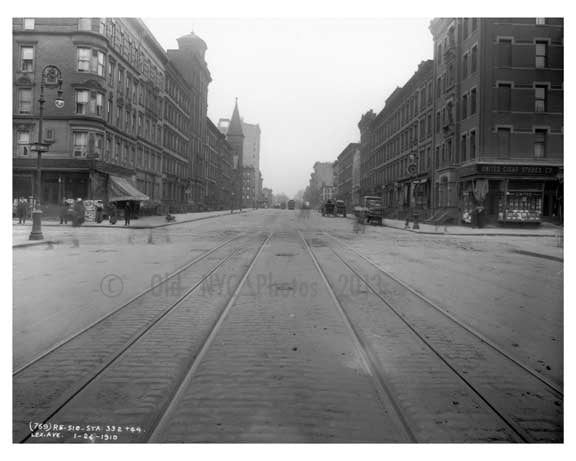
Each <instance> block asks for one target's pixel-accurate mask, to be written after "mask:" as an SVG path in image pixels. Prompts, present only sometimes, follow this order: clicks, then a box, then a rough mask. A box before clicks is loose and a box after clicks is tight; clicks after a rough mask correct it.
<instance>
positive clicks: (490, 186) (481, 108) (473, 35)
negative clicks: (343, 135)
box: [358, 18, 564, 224]
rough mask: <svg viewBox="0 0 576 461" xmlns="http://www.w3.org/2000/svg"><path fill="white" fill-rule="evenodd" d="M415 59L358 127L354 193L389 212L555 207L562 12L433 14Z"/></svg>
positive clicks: (512, 218)
mask: <svg viewBox="0 0 576 461" xmlns="http://www.w3.org/2000/svg"><path fill="white" fill-rule="evenodd" d="M430 31H431V33H432V36H433V43H434V59H433V60H432V61H425V62H423V63H421V64H420V66H419V68H418V70H417V72H416V73H415V74H414V76H413V77H412V78H411V79H410V80H409V81H408V82H407V83H406V84H405V85H404V86H403V87H402V88H397V89H396V90H395V91H394V92H393V93H392V94H391V95H390V97H389V98H388V99H387V100H386V104H385V107H384V108H383V109H382V111H380V113H378V114H375V113H374V112H373V111H369V112H367V113H365V114H364V115H363V116H362V118H361V120H360V122H359V124H358V127H359V129H360V190H359V192H360V195H379V196H382V197H383V199H384V203H385V206H386V207H387V213H388V216H390V217H404V216H406V215H408V214H412V213H414V212H416V211H417V212H418V214H420V215H423V218H424V219H429V220H430V221H431V222H455V223H471V222H472V216H473V214H474V212H478V211H480V212H482V213H483V216H484V217H485V218H486V219H487V221H488V222H490V223H493V224H506V223H539V222H541V221H542V220H556V221H560V220H562V216H563V175H564V172H563V123H564V122H563V110H564V108H563V99H564V98H563V88H564V83H563V81H564V75H563V74H564V73H563V67H564V63H563V51H564V48H563V42H564V38H563V20H562V19H561V18H438V19H434V20H433V21H432V22H431V24H430Z"/></svg>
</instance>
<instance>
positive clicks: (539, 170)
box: [458, 163, 559, 178]
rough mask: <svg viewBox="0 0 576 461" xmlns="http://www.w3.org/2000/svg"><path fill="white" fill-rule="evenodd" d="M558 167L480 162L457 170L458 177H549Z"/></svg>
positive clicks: (556, 171) (553, 174)
mask: <svg viewBox="0 0 576 461" xmlns="http://www.w3.org/2000/svg"><path fill="white" fill-rule="evenodd" d="M558 171H559V167H557V166H549V165H504V164H493V163H481V164H476V165H469V166H465V167H463V168H460V169H459V170H458V176H459V177H461V178H462V177H465V176H517V177H521V176H524V177H526V176H529V177H551V176H556V175H557V174H558Z"/></svg>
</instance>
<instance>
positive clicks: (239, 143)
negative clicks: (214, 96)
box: [218, 99, 244, 208]
mask: <svg viewBox="0 0 576 461" xmlns="http://www.w3.org/2000/svg"><path fill="white" fill-rule="evenodd" d="M221 121H222V120H221ZM221 121H220V122H221ZM220 122H219V123H218V125H219V127H220V126H221V123H220ZM226 125H227V129H226V141H227V142H228V144H229V145H230V147H231V148H232V158H233V181H232V183H233V186H232V202H233V204H234V205H233V206H232V208H241V207H242V206H243V203H244V201H243V196H244V191H243V184H244V171H243V169H242V162H243V152H244V131H243V130H242V120H241V119H240V112H239V110H238V99H236V103H235V104H234V111H233V112H232V118H231V119H230V122H227V124H226Z"/></svg>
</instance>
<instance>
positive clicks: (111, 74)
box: [108, 61, 114, 88]
mask: <svg viewBox="0 0 576 461" xmlns="http://www.w3.org/2000/svg"><path fill="white" fill-rule="evenodd" d="M108 84H109V85H110V86H111V87H112V88H114V63H112V62H110V61H108Z"/></svg>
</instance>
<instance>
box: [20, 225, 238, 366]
mask: <svg viewBox="0 0 576 461" xmlns="http://www.w3.org/2000/svg"><path fill="white" fill-rule="evenodd" d="M243 235H244V234H241V235H237V236H235V237H232V238H231V239H228V240H226V241H224V242H223V243H221V244H219V245H217V246H216V247H214V248H212V249H210V250H208V251H206V252H205V253H203V254H201V255H199V256H197V257H196V258H194V259H192V260H191V261H189V262H187V263H185V264H184V265H182V266H181V267H179V268H178V269H176V270H175V271H174V272H172V273H170V274H168V275H167V276H166V277H164V278H163V279H162V280H160V281H159V282H158V283H155V284H151V286H150V287H148V288H146V289H145V290H143V291H141V292H140V293H138V294H137V295H135V296H134V297H132V298H131V299H129V300H128V301H126V302H125V303H123V304H122V305H121V306H119V307H117V308H116V309H114V310H113V311H111V312H109V313H107V314H106V315H104V316H102V317H100V318H99V319H97V320H95V321H94V322H92V323H90V324H89V325H87V326H86V327H84V328H82V329H81V330H79V331H77V332H76V333H74V334H72V335H71V336H69V337H68V338H66V339H64V340H63V341H60V342H59V343H57V344H56V345H54V346H52V347H51V348H49V349H48V350H47V351H45V352H43V353H42V354H40V355H39V356H37V357H35V358H33V359H32V360H30V361H29V362H27V363H26V364H24V365H22V366H20V367H19V368H17V369H16V370H14V371H13V372H12V376H17V375H18V374H20V373H21V372H23V371H24V370H26V369H27V368H28V367H30V366H31V365H33V364H35V363H36V362H38V361H39V360H41V359H43V358H44V357H46V356H48V355H50V354H52V353H53V352H55V351H56V350H58V349H60V348H61V347H62V346H64V345H65V344H68V343H69V342H70V341H72V340H73V339H75V338H77V337H78V336H80V335H82V334H83V333H85V332H86V331H88V330H90V329H92V328H94V327H96V326H97V325H99V324H101V323H102V322H104V321H105V320H107V319H109V318H110V317H112V316H114V315H117V314H118V313H119V312H121V311H122V310H123V309H125V308H126V307H127V306H129V305H131V304H132V303H134V302H135V301H136V300H138V299H140V298H142V297H143V296H145V295H146V294H148V293H150V292H153V291H154V290H156V289H157V288H158V287H160V286H162V285H164V284H166V283H168V282H169V281H170V280H172V279H174V277H176V276H178V275H179V274H181V273H182V272H184V271H185V270H187V269H189V268H190V267H192V266H193V265H194V264H196V263H198V262H200V261H202V260H204V259H206V258H207V257H208V256H210V255H211V254H213V253H215V252H216V251H218V250H219V249H220V248H223V247H225V246H226V245H228V244H230V243H232V242H233V241H235V240H238V239H239V238H241V237H243Z"/></svg>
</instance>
